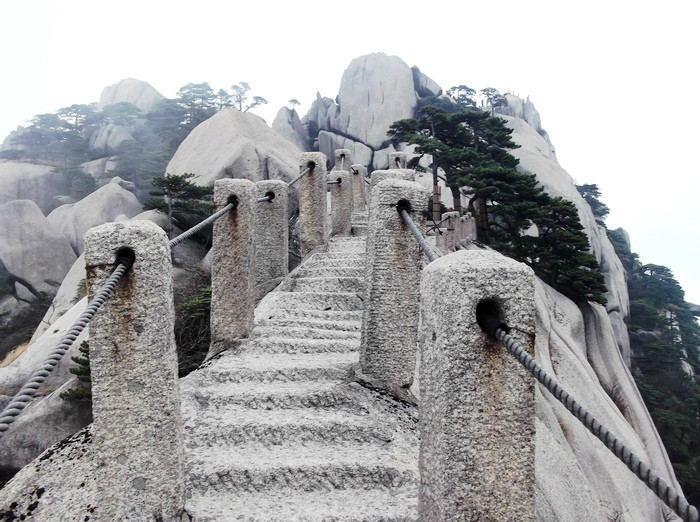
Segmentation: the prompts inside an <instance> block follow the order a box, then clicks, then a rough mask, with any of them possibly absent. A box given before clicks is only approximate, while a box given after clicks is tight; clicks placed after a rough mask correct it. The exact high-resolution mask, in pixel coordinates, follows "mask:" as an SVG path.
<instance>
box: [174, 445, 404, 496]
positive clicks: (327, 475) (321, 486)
mask: <svg viewBox="0 0 700 522" xmlns="http://www.w3.org/2000/svg"><path fill="white" fill-rule="evenodd" d="M217 450H218V451H216V452H212V451H210V450H209V448H196V449H195V448H193V449H190V451H189V452H188V454H187V458H186V462H187V469H188V479H189V480H188V482H189V485H190V487H191V488H201V489H203V490H205V491H208V492H212V491H216V492H224V493H225V492H248V493H253V492H264V493H265V494H266V495H267V494H269V493H270V492H272V491H279V490H298V491H307V492H311V491H317V492H319V494H321V495H322V494H323V492H327V491H331V490H345V489H369V488H387V489H389V488H400V487H402V486H404V485H412V486H416V487H417V469H416V468H417V467H416V465H415V462H413V461H412V459H409V458H401V455H395V454H394V453H393V451H392V445H391V444H388V443H380V444H377V443H353V442H344V441H341V442H339V443H326V442H318V443H309V444H303V445H297V444H290V445H284V446H265V445H263V444H255V443H251V444H246V445H245V446H243V447H240V446H230V447H228V446H220V447H218V448H217ZM406 457H408V456H406Z"/></svg>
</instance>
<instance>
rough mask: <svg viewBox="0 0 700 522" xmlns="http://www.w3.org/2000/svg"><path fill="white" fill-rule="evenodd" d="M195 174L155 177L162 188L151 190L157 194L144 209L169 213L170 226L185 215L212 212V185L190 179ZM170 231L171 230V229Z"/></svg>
mask: <svg viewBox="0 0 700 522" xmlns="http://www.w3.org/2000/svg"><path fill="white" fill-rule="evenodd" d="M192 178H194V174H181V175H170V174H166V175H165V176H159V177H156V178H153V185H154V186H155V187H158V188H159V189H160V190H156V191H153V192H151V195H153V196H156V197H152V198H150V199H149V200H148V201H146V203H145V204H144V206H143V208H144V210H159V211H161V212H166V213H167V214H168V222H169V223H170V228H171V231H172V228H173V226H174V222H175V221H181V220H182V217H183V215H184V216H186V215H193V214H194V215H205V214H208V213H210V212H211V210H212V206H211V204H210V203H207V202H206V201H207V200H210V199H211V194H212V191H213V189H212V187H200V186H199V185H195V184H194V183H192V182H191V181H190V180H191V179H192ZM181 225H182V223H181ZM169 232H170V231H169Z"/></svg>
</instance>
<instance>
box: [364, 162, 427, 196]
mask: <svg viewBox="0 0 700 522" xmlns="http://www.w3.org/2000/svg"><path fill="white" fill-rule="evenodd" d="M389 178H394V179H405V180H407V181H415V179H416V171H415V170H411V169H388V170H375V171H374V172H372V175H371V177H370V181H369V184H370V191H372V190H374V187H375V186H376V185H377V183H379V182H380V181H384V180H385V179H389ZM370 197H371V196H370Z"/></svg>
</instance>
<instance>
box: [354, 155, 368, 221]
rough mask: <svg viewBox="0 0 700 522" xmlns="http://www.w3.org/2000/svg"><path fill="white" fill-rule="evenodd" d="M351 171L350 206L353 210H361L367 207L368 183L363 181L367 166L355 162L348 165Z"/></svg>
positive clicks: (365, 177)
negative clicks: (350, 165)
mask: <svg viewBox="0 0 700 522" xmlns="http://www.w3.org/2000/svg"><path fill="white" fill-rule="evenodd" d="M350 172H352V208H353V210H354V211H355V212H363V211H364V210H366V209H367V200H366V197H365V194H366V193H367V188H368V185H367V183H366V182H365V179H367V167H365V166H364V165H360V164H359V163H355V164H354V165H353V166H352V167H350Z"/></svg>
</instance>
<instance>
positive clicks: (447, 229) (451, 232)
mask: <svg viewBox="0 0 700 522" xmlns="http://www.w3.org/2000/svg"><path fill="white" fill-rule="evenodd" d="M442 219H443V220H444V223H443V227H441V231H442V234H440V233H438V232H436V235H437V237H436V238H435V242H436V246H437V247H438V248H439V249H440V250H442V251H443V252H454V250H455V248H456V246H457V244H458V243H459V235H458V233H459V231H458V228H457V227H458V224H459V223H458V221H459V212H445V213H444V214H443V215H442ZM442 228H444V230H442Z"/></svg>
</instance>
